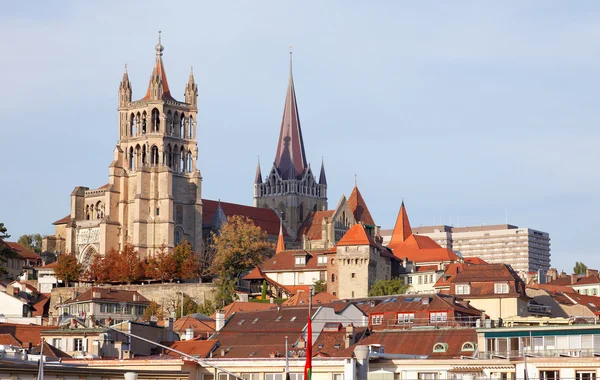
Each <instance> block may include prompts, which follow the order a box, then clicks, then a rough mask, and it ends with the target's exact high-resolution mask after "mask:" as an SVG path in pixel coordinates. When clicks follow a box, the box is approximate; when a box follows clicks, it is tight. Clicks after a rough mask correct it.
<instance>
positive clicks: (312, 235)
mask: <svg viewBox="0 0 600 380" xmlns="http://www.w3.org/2000/svg"><path fill="white" fill-rule="evenodd" d="M334 214H335V210H325V211H311V212H310V213H309V214H308V215H307V216H306V219H305V220H304V223H302V226H300V230H299V231H298V240H301V239H302V236H303V235H306V237H307V238H308V239H309V240H321V239H322V238H323V236H322V235H323V228H322V225H323V219H325V218H331V217H332V216H333V215H334Z"/></svg>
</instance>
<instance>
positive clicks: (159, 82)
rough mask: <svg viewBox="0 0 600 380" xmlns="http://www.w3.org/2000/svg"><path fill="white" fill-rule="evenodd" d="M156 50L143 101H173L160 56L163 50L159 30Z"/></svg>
mask: <svg viewBox="0 0 600 380" xmlns="http://www.w3.org/2000/svg"><path fill="white" fill-rule="evenodd" d="M154 49H155V50H156V59H155V61H154V69H153V70H152V76H151V77H150V84H149V85H148V91H147V92H146V96H145V97H144V99H152V100H162V99H168V100H175V99H173V97H172V96H171V91H170V90H169V83H168V82H167V74H166V72H165V65H164V64H163V61H162V55H163V51H164V50H165V48H164V47H163V45H162V43H161V38H160V30H159V31H158V44H157V45H156V46H155V47H154Z"/></svg>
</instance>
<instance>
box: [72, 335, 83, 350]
mask: <svg viewBox="0 0 600 380" xmlns="http://www.w3.org/2000/svg"><path fill="white" fill-rule="evenodd" d="M73 351H83V339H81V338H75V339H73Z"/></svg>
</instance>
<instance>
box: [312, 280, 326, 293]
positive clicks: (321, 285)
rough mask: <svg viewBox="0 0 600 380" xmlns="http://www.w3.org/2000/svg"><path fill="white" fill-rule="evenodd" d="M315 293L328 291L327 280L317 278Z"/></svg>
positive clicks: (314, 285)
mask: <svg viewBox="0 0 600 380" xmlns="http://www.w3.org/2000/svg"><path fill="white" fill-rule="evenodd" d="M313 287H314V290H315V294H317V293H325V292H327V282H325V280H316V281H315V282H314V283H313Z"/></svg>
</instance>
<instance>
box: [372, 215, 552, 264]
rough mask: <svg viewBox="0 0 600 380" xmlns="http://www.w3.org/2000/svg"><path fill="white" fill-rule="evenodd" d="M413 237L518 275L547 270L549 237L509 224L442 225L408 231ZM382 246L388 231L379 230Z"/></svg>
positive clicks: (536, 231)
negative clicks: (426, 239) (427, 238)
mask: <svg viewBox="0 0 600 380" xmlns="http://www.w3.org/2000/svg"><path fill="white" fill-rule="evenodd" d="M412 232H413V234H415V235H423V236H428V237H430V238H431V239H432V240H434V241H435V242H436V243H438V244H439V245H441V246H442V247H444V248H448V249H451V250H452V251H454V252H457V253H460V254H461V255H462V257H464V258H468V257H479V258H481V259H483V260H485V261H486V262H488V263H490V264H510V265H511V266H512V267H513V269H514V270H515V271H517V272H518V273H527V272H535V271H538V270H543V271H547V270H548V269H550V235H549V234H548V233H547V232H542V231H538V230H534V229H531V228H519V227H517V226H514V225H511V224H498V225H490V226H473V227H452V226H446V225H439V226H425V227H416V228H412ZM381 236H382V237H383V243H384V244H387V243H388V242H389V241H390V240H391V238H392V230H382V231H381Z"/></svg>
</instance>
